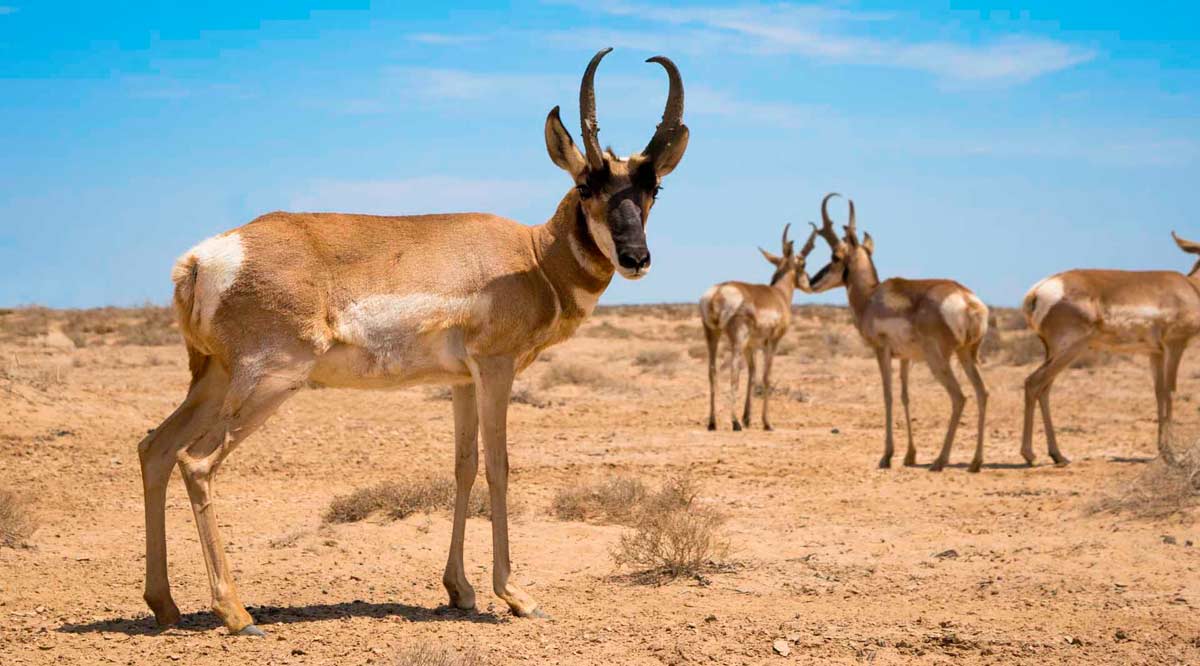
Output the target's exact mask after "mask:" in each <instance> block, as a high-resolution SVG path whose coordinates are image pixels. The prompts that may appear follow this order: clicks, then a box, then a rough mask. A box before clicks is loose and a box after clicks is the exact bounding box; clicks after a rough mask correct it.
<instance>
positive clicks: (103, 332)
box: [0, 304, 180, 348]
mask: <svg viewBox="0 0 1200 666" xmlns="http://www.w3.org/2000/svg"><path fill="white" fill-rule="evenodd" d="M0 322H3V325H0V341H16V342H27V341H29V340H33V339H36V338H42V339H43V340H44V339H45V336H47V335H49V334H50V333H51V332H52V331H57V332H61V333H62V335H63V336H65V337H66V338H67V339H69V340H70V341H71V343H72V344H73V345H74V346H75V347H76V348H83V347H88V346H92V345H95V344H114V345H145V346H160V345H173V344H177V343H178V342H179V340H180V337H179V330H178V328H177V327H176V325H175V313H174V310H173V309H172V308H170V307H165V306H157V305H150V304H146V305H143V306H142V307H139V308H115V307H105V308H91V309H87V310H51V309H49V308H44V307H41V306H30V307H22V308H13V309H6V310H5V311H4V313H3V314H0Z"/></svg>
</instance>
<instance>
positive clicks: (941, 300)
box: [810, 194, 988, 472]
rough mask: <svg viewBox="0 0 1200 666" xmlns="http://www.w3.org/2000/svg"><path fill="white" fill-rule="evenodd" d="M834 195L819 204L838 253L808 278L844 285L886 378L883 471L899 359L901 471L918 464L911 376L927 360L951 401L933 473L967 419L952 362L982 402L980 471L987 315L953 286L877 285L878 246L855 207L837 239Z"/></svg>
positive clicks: (817, 283) (974, 465)
mask: <svg viewBox="0 0 1200 666" xmlns="http://www.w3.org/2000/svg"><path fill="white" fill-rule="evenodd" d="M835 196H838V195H837V194H829V195H827V196H826V197H825V199H824V200H823V201H822V202H821V218H822V221H823V226H822V227H821V236H822V237H823V238H824V239H825V240H826V242H828V243H829V247H830V248H831V249H832V250H833V257H832V259H831V260H830V263H829V265H827V266H825V267H824V268H822V269H821V270H820V271H818V272H817V274H816V275H814V276H813V277H812V278H811V279H810V282H811V285H812V290H813V292H822V291H827V290H829V289H833V288H835V287H839V286H842V285H845V287H846V295H847V298H848V300H849V301H850V312H851V314H852V315H853V317H854V324H855V326H857V327H858V332H859V333H860V334H861V335H862V337H863V339H864V340H865V341H866V342H867V344H868V345H870V346H871V348H872V349H874V350H875V358H876V359H877V360H878V361H879V372H880V374H881V375H882V376H883V404H884V412H885V414H886V418H887V435H886V437H887V439H886V440H885V443H884V450H883V458H882V459H880V461H879V466H880V467H890V466H891V464H892V454H893V452H894V450H895V446H894V443H893V436H892V358H893V357H897V358H899V359H900V402H901V403H903V405H904V425H905V429H906V430H907V432H908V451H907V452H906V453H905V454H904V464H905V465H914V464H916V457H917V450H916V449H915V448H914V447H913V439H912V419H911V417H910V415H909V408H908V373H909V366H910V365H911V363H912V362H913V361H916V360H921V359H924V360H925V362H926V363H927V364H928V365H929V369H930V371H932V372H933V376H934V378H935V379H937V380H938V382H940V383H941V384H942V386H944V387H945V388H946V392H947V393H949V394H950V401H951V405H952V409H951V412H950V426H949V428H948V429H947V431H946V441H945V443H944V444H943V445H942V452H941V453H940V454H939V455H938V457H937V459H935V460H934V461H933V464H932V465H930V466H929V469H930V470H931V471H935V472H937V471H941V469H942V468H943V467H945V465H946V463H947V462H949V460H950V447H951V446H952V445H953V444H954V433H955V432H956V431H957V430H958V420H959V418H960V417H961V416H962V411H963V407H964V405H965V403H966V399H965V398H964V397H963V392H962V389H961V388H960V386H959V383H958V380H957V379H955V377H954V370H953V369H952V368H951V365H950V359H951V357H952V356H958V360H959V362H960V363H961V364H962V366H963V370H964V371H966V373H967V378H968V379H969V380H970V381H971V385H972V386H974V388H975V397H976V399H977V401H978V402H979V436H978V439H977V441H976V444H975V457H974V458H973V459H972V460H971V466H970V467H969V468H968V471H971V472H978V471H979V468H980V466H981V465H983V439H984V424H985V421H986V415H987V398H988V390H987V386H986V385H985V384H984V382H983V376H982V375H980V373H979V346H980V344H981V343H982V342H983V336H984V334H985V333H987V326H988V309H987V306H985V305H984V304H983V302H982V301H980V300H979V299H978V298H977V297H976V296H975V294H974V293H972V292H971V290H970V289H967V288H966V287H964V286H962V285H961V284H958V283H957V282H953V281H950V280H905V279H903V278H891V279H889V280H886V281H884V282H882V283H881V282H880V281H879V276H878V274H877V273H876V272H875V264H874V261H873V259H872V256H873V254H874V252H875V242H874V241H873V240H872V239H871V235H870V234H864V236H863V239H862V241H861V242H860V241H859V239H858V233H857V231H856V229H855V220H854V202H853V201H850V202H849V205H850V220H849V223H848V224H847V226H846V235H845V238H844V239H843V238H838V236H837V233H836V232H835V231H834V230H833V221H832V220H830V219H829V212H828V209H827V205H828V203H829V199H830V198H832V197H835Z"/></svg>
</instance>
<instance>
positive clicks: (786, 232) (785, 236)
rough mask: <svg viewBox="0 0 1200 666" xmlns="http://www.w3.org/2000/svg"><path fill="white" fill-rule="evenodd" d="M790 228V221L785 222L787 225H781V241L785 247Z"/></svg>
mask: <svg viewBox="0 0 1200 666" xmlns="http://www.w3.org/2000/svg"><path fill="white" fill-rule="evenodd" d="M791 228H792V223H791V222H788V223H787V225H786V226H784V227H783V241H782V243H783V247H787V244H788V239H787V234H788V229H791Z"/></svg>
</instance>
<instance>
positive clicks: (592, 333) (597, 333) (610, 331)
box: [579, 321, 633, 340]
mask: <svg viewBox="0 0 1200 666" xmlns="http://www.w3.org/2000/svg"><path fill="white" fill-rule="evenodd" d="M579 334H580V335H582V336H583V337H585V338H612V339H616V340H627V339H629V338H632V337H633V332H632V331H630V330H629V329H625V328H621V327H620V326H616V325H614V324H613V323H611V322H607V321H602V322H600V323H598V324H595V325H592V326H586V327H584V329H583V330H582V331H580V332H579Z"/></svg>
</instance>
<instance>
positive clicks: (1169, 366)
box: [1021, 232, 1200, 465]
mask: <svg viewBox="0 0 1200 666" xmlns="http://www.w3.org/2000/svg"><path fill="white" fill-rule="evenodd" d="M1171 236H1172V237H1173V238H1174V239H1175V243H1176V244H1177V245H1178V246H1179V249H1181V250H1183V251H1184V252H1188V253H1190V254H1200V244H1198V243H1194V242H1192V241H1188V240H1184V239H1182V238H1180V237H1179V236H1177V235H1175V232H1171ZM1198 290H1200V261H1197V263H1196V265H1195V266H1193V267H1192V270H1191V272H1189V273H1188V274H1187V275H1186V276H1185V275H1183V274H1182V273H1178V272H1175V271H1109V270H1074V271H1067V272H1065V273H1059V274H1058V275H1054V276H1051V277H1048V278H1046V279H1045V280H1042V281H1041V282H1039V283H1037V284H1036V285H1035V286H1034V287H1033V289H1030V290H1029V293H1028V294H1026V295H1025V302H1024V307H1023V308H1022V309H1023V310H1024V312H1025V318H1026V320H1027V321H1028V322H1029V327H1030V328H1032V329H1033V330H1034V331H1036V332H1037V334H1038V337H1040V338H1041V339H1042V344H1044V345H1045V347H1046V360H1045V362H1044V363H1042V365H1041V366H1039V367H1038V369H1037V370H1035V371H1034V372H1033V374H1031V375H1029V378H1028V379H1026V380H1025V429H1024V431H1023V433H1022V437H1021V456H1022V457H1024V458H1025V461H1026V462H1028V463H1029V464H1031V465H1032V464H1033V460H1034V455H1033V407H1034V403H1035V402H1036V403H1038V404H1040V405H1041V409H1042V421H1043V423H1044V424H1045V428H1046V445H1047V448H1048V449H1049V453H1050V457H1051V458H1052V459H1053V460H1054V462H1055V463H1056V464H1059V465H1064V464H1066V463H1068V462H1070V461H1068V460H1067V458H1066V456H1064V455H1063V454H1062V453H1061V452H1060V451H1059V450H1058V442H1057V441H1056V440H1055V437H1054V425H1053V424H1052V423H1051V421H1050V387H1051V385H1052V384H1053V383H1054V378H1055V377H1057V376H1058V373H1060V372H1062V371H1063V370H1064V369H1065V368H1067V367H1068V366H1070V365H1071V363H1072V362H1074V361H1075V359H1077V358H1079V355H1080V354H1082V353H1083V352H1084V351H1086V350H1088V349H1096V350H1108V351H1117V352H1128V353H1134V354H1146V355H1148V356H1149V357H1150V371H1151V373H1152V374H1153V376H1154V396H1155V398H1156V400H1157V401H1158V438H1157V442H1158V453H1159V455H1160V456H1162V458H1163V460H1165V461H1166V462H1168V463H1169V462H1173V461H1174V456H1173V454H1172V453H1171V444H1170V436H1171V416H1172V414H1171V411H1172V402H1173V397H1174V396H1173V394H1174V393H1175V389H1176V379H1177V378H1178V375H1179V362H1180V360H1181V359H1182V358H1183V352H1184V350H1186V349H1187V346H1188V343H1189V342H1190V341H1191V339H1192V338H1193V337H1195V336H1196V335H1197V333H1200V291H1198Z"/></svg>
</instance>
